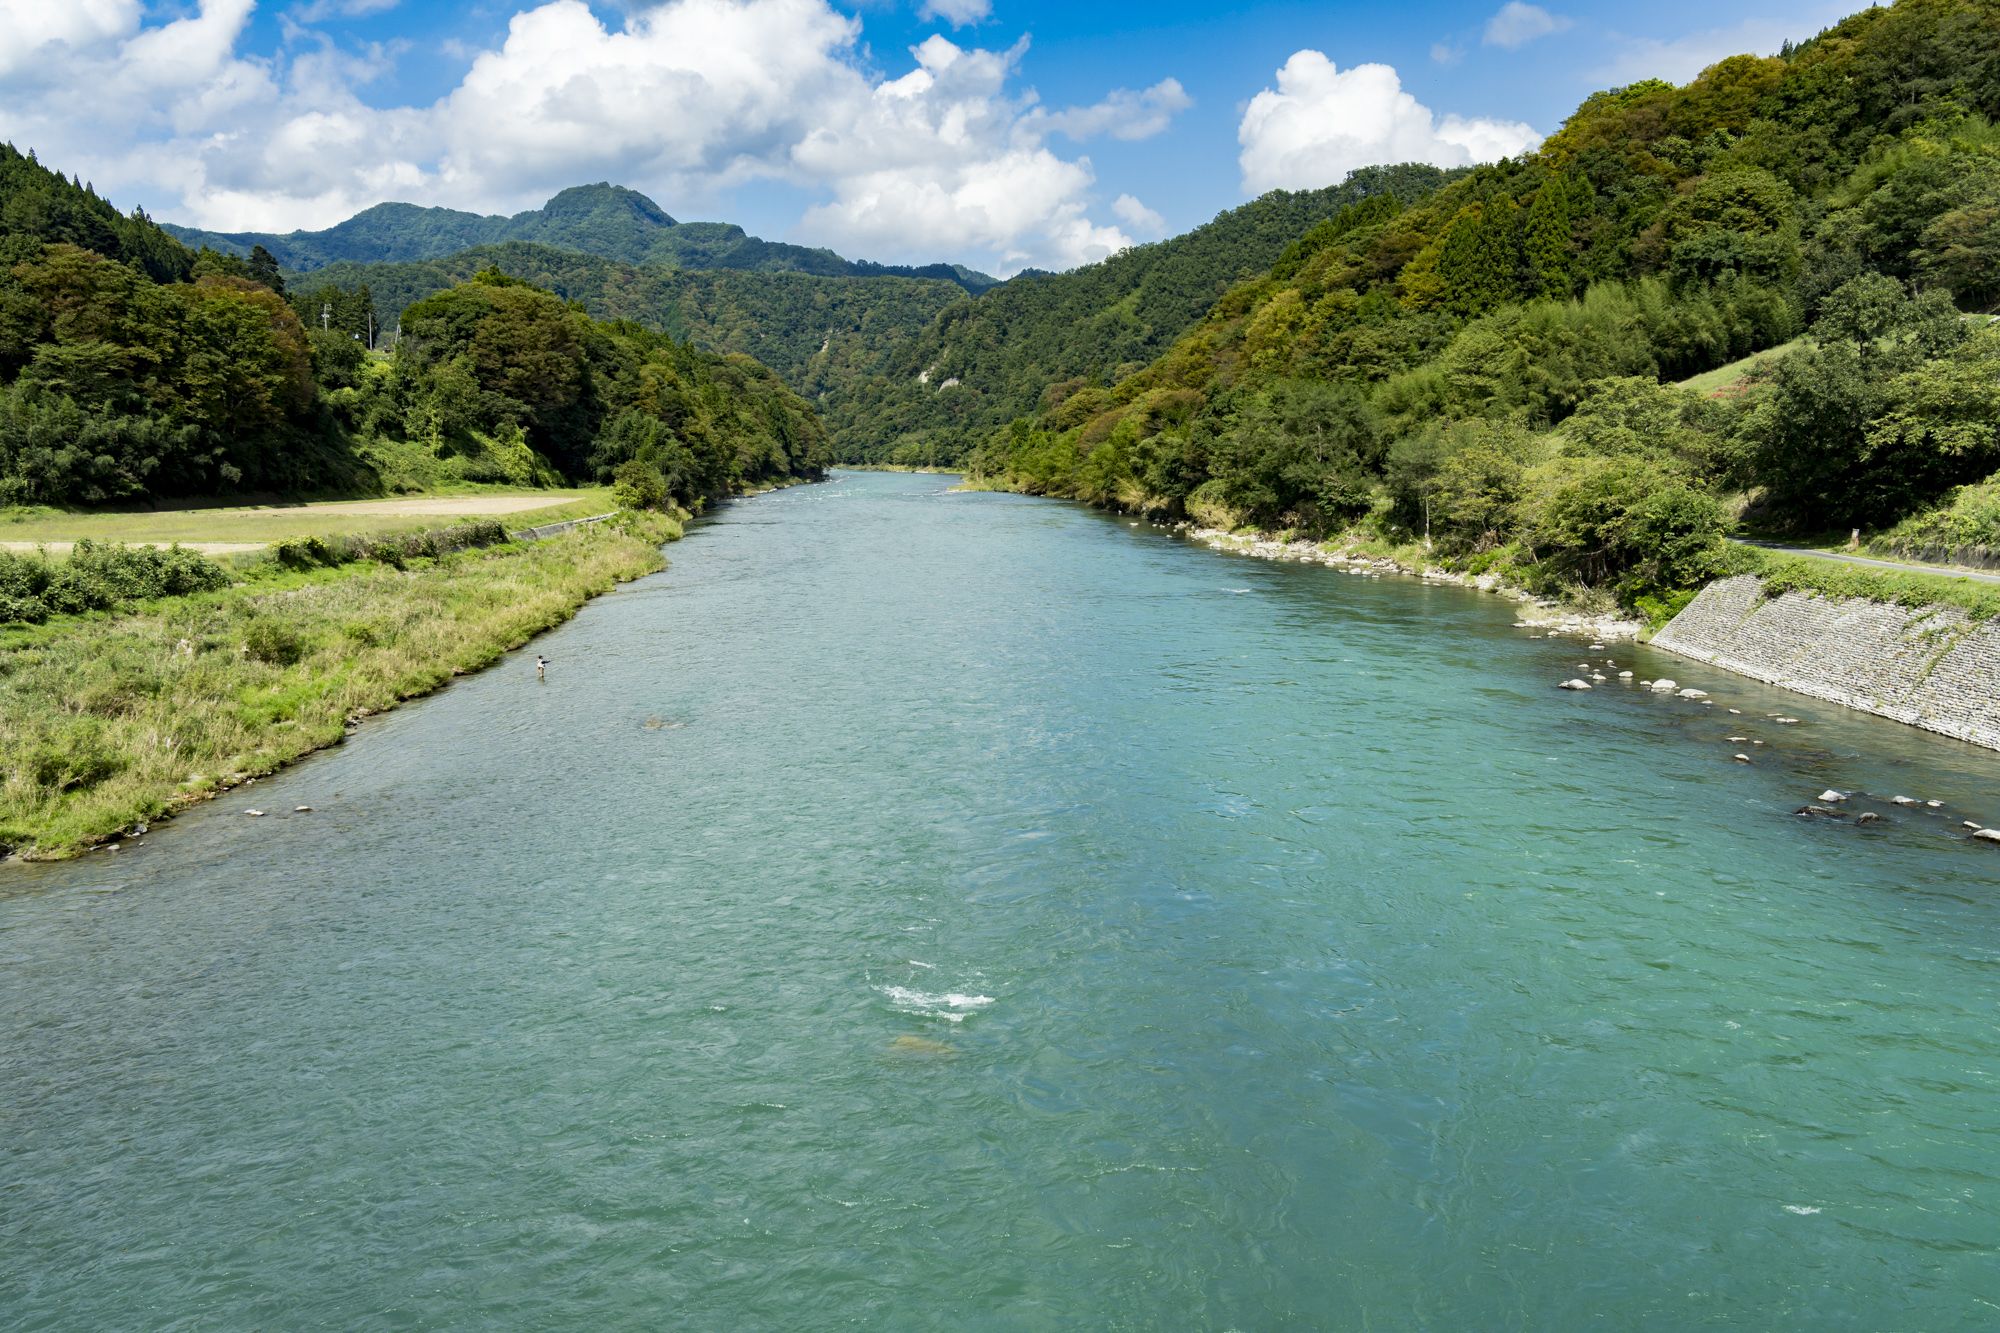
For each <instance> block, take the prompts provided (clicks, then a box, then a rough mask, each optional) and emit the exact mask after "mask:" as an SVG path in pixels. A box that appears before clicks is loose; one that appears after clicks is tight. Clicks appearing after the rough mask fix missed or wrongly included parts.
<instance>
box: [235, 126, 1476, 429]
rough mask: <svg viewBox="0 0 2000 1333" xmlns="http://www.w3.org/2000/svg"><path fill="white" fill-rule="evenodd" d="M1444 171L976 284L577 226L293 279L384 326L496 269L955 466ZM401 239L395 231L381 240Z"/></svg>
mask: <svg viewBox="0 0 2000 1333" xmlns="http://www.w3.org/2000/svg"><path fill="white" fill-rule="evenodd" d="M1447 178H1448V177H1447V174H1446V173H1444V172H1440V171H1438V170H1437V169H1436V168H1433V167H1424V166H1415V167H1395V168H1387V169H1378V170H1370V171H1366V172H1361V173H1358V174H1357V175H1356V176H1355V177H1354V178H1352V179H1351V180H1349V181H1347V182H1345V183H1344V184H1341V185H1338V186H1334V187H1332V188H1329V189H1324V190H1309V191H1299V192H1291V191H1282V190H1281V191H1274V192H1273V193H1271V194H1268V195H1265V196H1264V197H1262V198H1260V199H1257V200H1254V201H1252V202H1250V203H1248V204H1245V205H1243V206H1242V207H1240V208H1236V209H1232V210H1230V211H1228V212H1226V213H1224V214H1222V215H1221V216H1219V217H1217V218H1216V219H1215V220H1213V221H1212V222H1210V223H1208V224H1207V225H1205V226H1202V227H1198V228H1196V229H1195V230H1194V231H1192V232H1189V233H1188V234H1186V235H1184V236H1177V237H1175V238H1173V239H1172V240H1168V241H1161V242H1159V243H1157V244H1153V245H1143V246H1136V247H1134V248H1132V249H1130V250H1127V251H1124V252H1123V253H1121V254H1118V255H1114V256H1113V257H1112V258H1110V259H1107V260H1105V261H1103V262H1102V263H1098V264H1091V265H1087V266H1085V267H1083V268H1079V269H1075V270H1072V271H1070V272H1067V273H1060V274H1049V273H1026V274H1023V275H1021V276H1020V277H1017V278H1015V279H1014V280H1012V281H1011V282H1007V283H1005V284H1002V285H1001V286H998V287H994V288H993V289H992V290H990V291H984V292H981V293H980V294H978V295H967V294H966V292H965V291H964V290H962V288H963V287H964V286H965V284H964V283H963V282H961V283H959V284H958V285H956V286H954V285H952V284H951V283H948V282H943V281H934V280H924V279H921V278H916V277H899V276H880V275H881V274H886V273H888V272H889V271H888V270H875V271H874V272H875V273H876V274H877V275H876V276H863V277H857V276H822V275H817V274H815V273H811V272H803V273H801V272H790V273H787V272H741V271H728V270H721V269H709V270H703V271H695V270H693V269H688V268H681V269H674V268H670V267H667V266H665V265H662V264H660V263H656V262H648V261H646V260H645V259H644V258H643V257H641V258H640V259H638V260H632V259H630V257H629V252H625V253H624V254H623V255H622V257H621V255H613V254H610V253H608V249H609V248H608V247H603V246H599V247H598V248H596V249H594V250H591V252H590V253H584V250H586V249H590V247H591V246H592V245H594V244H596V243H595V242H591V241H588V240H587V238H583V239H579V238H577V237H576V236H574V235H572V236H571V238H570V240H569V241H566V242H562V243H561V244H558V242H557V241H556V240H554V239H551V238H550V237H549V236H548V235H547V234H543V235H541V236H540V237H539V240H540V242H541V243H538V244H534V245H530V244H526V243H524V242H519V241H515V242H510V243H507V244H501V245H481V246H478V247H476V248H474V249H471V250H468V251H465V252H462V253H458V254H453V255H449V256H447V257H444V258H441V259H433V260H427V261H422V262H410V263H400V264H386V263H372V264H360V263H335V264H330V265H328V266H326V267H324V268H322V269H319V270H317V271H315V272H312V273H310V274H305V275H294V278H293V284H292V285H293V286H294V288H295V289H297V291H298V293H299V296H298V298H297V299H298V303H299V305H300V309H301V313H302V314H303V315H304V316H305V318H306V319H307V321H308V322H311V321H312V320H314V319H316V318H318V315H319V313H320V312H321V311H322V310H326V309H329V308H331V310H332V311H333V312H334V317H335V318H336V319H341V318H345V319H346V320H347V321H348V323H347V325H346V326H347V327H348V328H349V329H350V330H351V331H354V332H365V330H366V327H367V312H368V310H370V309H372V310H373V312H374V321H375V327H378V328H380V327H393V326H394V323H395V320H396V316H397V314H398V312H400V311H401V310H402V308H403V307H404V306H405V305H407V304H409V303H411V302H413V301H415V300H418V299H420V298H421V297H423V296H424V295H427V294H429V293H430V292H432V291H436V290H438V289H440V288H442V287H444V286H448V285H450V284H451V283H453V282H459V281H463V280H464V279H465V278H466V277H468V276H470V274H472V273H473V272H476V271H478V270H480V269H483V268H487V267H494V268H497V269H499V270H501V271H502V272H505V273H508V274H510V275H512V276H515V277H521V278H526V279H528V280H530V281H532V282H535V283H537V284H539V285H542V286H546V287H549V288H551V289H552V290H554V291H556V292H559V293H561V294H562V295H563V296H565V297H567V298H569V299H571V300H575V301H579V302H582V303H583V304H584V305H585V306H586V307H587V308H588V309H589V310H590V311H591V312H592V313H593V314H596V315H598V316H600V317H607V318H623V319H631V320H634V321H636V322H639V323H642V324H645V325H647V326H648V327H651V328H655V329H660V330H664V331H666V332H670V333H672V334H674V335H675V336H677V337H685V338H689V339H692V340H693V341H694V342H695V343H696V344H697V345H698V346H701V347H705V348H711V349H714V350H718V351H725V352H741V353H746V354H748V355H751V356H754V357H756V358H757V359H758V360H760V361H763V362H764V363H765V364H767V365H769V366H771V367H772V368H773V369H774V370H776V371H777V372H778V373H779V374H780V375H781V376H783V378H784V380H785V382H786V383H787V384H788V385H790V386H791V387H792V388H793V389H794V390H795V391H797V392H799V393H801V394H804V395H806V396H807V397H808V398H810V399H811V400H812V402H813V403H814V404H815V405H816V406H817V407H818V408H819V410H820V411H821V412H822V413H823V414H824V415H825V417H826V420H827V424H828V429H829V433H830V439H831V444H832V447H833V450H834V452H835V454H836V456H837V457H839V458H841V459H842V460H844V461H848V462H876V463H897V464H904V465H938V464H954V463H957V462H960V461H962V460H963V459H964V458H965V457H966V455H967V454H968V452H969V451H970V449H971V448H972V446H973V445H974V444H975V443H976V442H977V441H978V440H979V438H980V437H981V436H982V435H983V434H984V433H985V432H986V431H987V430H990V429H991V428H993V427H995V426H998V425H1002V424H1004V423H1005V422H1007V421H1009V420H1011V419H1012V418H1014V417H1016V416H1018V415H1020V414H1021V413H1024V412H1032V411H1034V410H1036V408H1037V407H1038V406H1039V405H1040V404H1041V402H1042V395H1043V393H1044V391H1045V390H1046V389H1047V387H1048V386H1049V385H1050V384H1052V383H1056V382H1059V381H1064V380H1080V381H1086V382H1090V383H1095V384H1109V383H1111V382H1112V381H1113V380H1114V379H1115V378H1116V377H1117V376H1118V375H1119V374H1120V373H1122V372H1125V371H1129V370H1132V369H1136V368H1137V367H1139V366H1141V365H1143V364H1144V363H1145V362H1147V361H1148V360H1150V359H1151V358H1153V357H1154V356H1156V355H1158V354H1159V353H1160V352H1161V351H1163V350H1164V349H1166V348H1167V347H1169V346H1171V345H1172V343H1173V341H1174V339H1175V338H1177V337H1179V336H1180V335H1181V334H1182V333H1184V332H1186V330H1187V329H1188V328H1189V327H1191V326H1192V325H1193V324H1194V323H1195V321H1197V320H1199V319H1200V318H1201V317H1202V315H1203V314H1204V313H1205V312H1206V311H1207V310H1208V309H1209V307H1210V306H1211V305H1212V304H1213V303H1214V302H1215V300H1216V298H1218V297H1219V296H1221V295H1222V294H1223V293H1225V292H1227V291H1228V290H1229V289H1230V288H1231V287H1232V286H1233V285H1234V284H1236V283H1238V282H1240V281H1242V280H1243V279H1245V278H1248V277H1252V276H1254V275H1256V274H1258V273H1260V272H1262V271H1263V270H1264V269H1265V268H1267V267H1268V266H1269V265H1270V264H1271V262H1272V261H1273V260H1275V259H1277V258H1278V256H1279V255H1280V254H1282V253H1283V252H1284V250H1285V247H1286V246H1287V245H1289V244H1290V243H1291V242H1292V241H1293V240H1294V239H1295V238H1296V237H1297V236H1298V234H1299V233H1300V232H1302V231H1304V230H1305V229H1306V228H1308V227H1310V226H1312V225H1313V224H1314V223H1316V222H1319V221H1321V220H1323V219H1325V218H1328V217H1331V216H1332V215H1333V214H1335V213H1337V212H1338V211H1339V210H1340V209H1341V208H1342V207H1343V206H1345V205H1347V204H1349V203H1351V202H1353V201H1355V200H1357V199H1361V198H1366V197H1373V196H1374V195H1377V194H1389V195H1393V196H1395V197H1398V198H1405V199H1410V198H1416V197H1418V196H1420V195H1422V194H1424V193H1425V192H1426V191H1429V190H1431V189H1434V188H1435V187H1436V186H1437V185H1438V184H1439V183H1441V182H1442V181H1444V180H1446V179H1447ZM419 211H421V210H419ZM363 216H364V217H367V216H368V215H363ZM686 225H687V224H682V226H683V228H685V226H686ZM267 239H269V238H267ZM562 245H570V246H572V247H573V248H568V249H564V248H562ZM406 248H407V246H406V245H405V243H404V242H402V241H400V240H396V241H386V242H385V243H384V246H383V252H384V253H399V252H401V251H402V250H403V249H406ZM364 293H365V294H366V301H365V302H364V301H363V294H364ZM343 311H346V312H347V313H346V314H344V315H343V314H342V312H343Z"/></svg>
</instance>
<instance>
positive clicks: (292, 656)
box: [0, 515, 679, 857]
mask: <svg viewBox="0 0 2000 1333" xmlns="http://www.w3.org/2000/svg"><path fill="white" fill-rule="evenodd" d="M678 535H679V525H678V524H676V523H674V522H673V520H671V519H667V518H664V517H661V516H658V515H645V516H641V515H630V516H626V517H624V518H621V519H620V520H618V521H617V522H614V523H607V524H602V525H598V526H595V527H591V528H586V529H583V530H581V531H579V532H575V533H570V534H567V535H565V536H562V537H559V538H556V539H554V540H551V541H545V542H534V543H523V544H509V545H506V546H498V547H491V548H487V549H483V550H477V551H465V552H460V553H458V554H456V555H450V556H446V557H443V558H441V559H438V560H436V561H418V562H414V563H412V565H411V567H410V570H409V572H407V573H406V572H399V571H397V570H395V569H391V568H388V567H385V566H382V565H377V564H373V563H362V564H357V565H350V566H345V567H343V568H340V569H334V570H314V571H311V572H306V573H284V572H280V571H278V570H277V569H276V567H275V565H274V564H272V563H271V562H268V561H265V562H260V564H259V565H258V566H257V577H255V578H253V579H252V580H251V581H250V582H247V583H242V584H238V585H236V586H234V587H231V588H227V589H224V590H222V591H219V592H213V593H200V594H196V595H193V596H189V597H178V598H167V599H162V600H159V601H156V602H151V603H145V604H141V605H139V606H137V607H135V608H133V609H132V610H130V611H129V612H126V613H124V614H119V615H108V614H96V615H87V616H74V617H62V618H58V619H55V620H51V621H49V622H48V623H46V624H42V625H34V626H21V627H16V628H11V629H8V630H5V631H0V848H13V849H15V850H17V851H19V852H21V853H22V854H24V855H28V856H34V857H56V856H64V855H69V854H72V853H74V852H76V851H79V850H81V849H83V848H85V847H87V846H89V845H90V844H92V843H94V842H97V841H100V840H103V839H105V838H107V837H112V836H116V835H117V834H118V832H119V831H120V830H122V829H126V828H128V827H130V826H131V825H133V824H135V823H138V822H141V821H150V820H154V819H158V818H160V817H161V816H163V815H166V814H170V813H172V812H173V811H174V810H176V809H178V808H180V807H182V806H185V805H187V804H189V803H190V802H193V801H198V800H201V799H203V798H204V797H206V796H209V795H212V794H214V793H215V792H217V791H219V790H222V789H225V788H227V787H230V786H233V785H235V784H236V783H238V782H241V781H242V780H243V779H245V778H247V777H254V776H256V775H258V774H262V773H268V772H270V771H272V770H274V769H276V768H278V767H279V766H280V765H283V764H285V763H288V762H290V761H291V760H294V759H297V758H298V757H300V756H301V755H304V754H307V753H310V752H311V751H313V750H316V749H320V748H322V747H324V746H327V745H331V744H334V743H337V742H338V741H339V740H340V739H341V736H342V734H343V732H344V730H345V728H346V725H347V721H348V719H349V718H350V717H352V716H354V715H356V714H357V713H361V712H379V711H381V710H383V709H386V708H392V707H394V706H395V705H396V703H397V702H398V701H400V700H403V699H409V698H413V697H415V696H417V695H421V694H425V693H427V692H429V691H431V690H434V689H436V688H437V687H438V686H439V685H441V684H443V683H444V682H445V681H447V680H449V679H450V678H451V677H452V676H453V675H454V674H457V673H459V672H462V671H471V670H476V669H477V668H479V667H482V666H485V665H487V664H489V663H491V662H492V661H493V660H494V659H495V658H497V657H498V656H499V655H500V654H501V653H503V652H505V651H507V650H508V649H511V648H515V647H518V646H520V645H521V644H523V643H526V642H527V641H528V640H529V639H530V638H532V637H533V636H534V635H536V634H538V633H540V632H542V631H543V630H546V629H549V628H551V627H552V626H554V625H557V624H560V623H562V622H563V621H564V620H567V619H568V618H569V617H570V616H571V615H573V614H574V613H575V612H576V609H577V608H578V607H579V606H581V605H582V604H583V603H584V602H586V601H587V600H589V599H590V598H591V597H593V596H596V595H597V594H599V593H602V592H606V591H609V590H610V589H611V588H612V587H613V586H615V585H616V584H618V583H620V582H623V581H625V580H628V579H634V578H637V577H639V576H640V575H642V574H646V573H650V572H652V571H653V570H656V569H659V568H660V567H661V565H662V563H663V562H662V560H661V557H660V553H659V546H660V543H661V542H662V541H663V540H668V539H670V538H672V537H674V536H678Z"/></svg>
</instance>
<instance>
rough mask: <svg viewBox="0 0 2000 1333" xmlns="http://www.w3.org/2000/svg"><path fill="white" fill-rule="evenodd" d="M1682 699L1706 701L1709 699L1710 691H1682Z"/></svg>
mask: <svg viewBox="0 0 2000 1333" xmlns="http://www.w3.org/2000/svg"><path fill="white" fill-rule="evenodd" d="M1680 697H1681V698H1683V699H1706V698H1707V697H1708V691H1707V690H1682V691H1681V692H1680Z"/></svg>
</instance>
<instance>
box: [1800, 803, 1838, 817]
mask: <svg viewBox="0 0 2000 1333" xmlns="http://www.w3.org/2000/svg"><path fill="white" fill-rule="evenodd" d="M1792 813H1793V814H1795V815H1798V816H1799V817H1800V818H1802V819H1845V818H1847V816H1845V815H1843V814H1841V813H1840V811H1838V810H1836V809H1834V808H1833V807H1832V806H1830V805H1802V806H1800V807H1799V808H1798V809H1796V810H1794V811H1792Z"/></svg>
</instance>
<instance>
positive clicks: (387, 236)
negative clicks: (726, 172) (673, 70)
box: [167, 184, 996, 292]
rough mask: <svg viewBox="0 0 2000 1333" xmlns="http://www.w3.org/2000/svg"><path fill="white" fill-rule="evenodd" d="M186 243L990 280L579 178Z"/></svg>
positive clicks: (189, 235)
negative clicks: (481, 199) (854, 251)
mask: <svg viewBox="0 0 2000 1333" xmlns="http://www.w3.org/2000/svg"><path fill="white" fill-rule="evenodd" d="M167 230H168V231H170V232H172V233H173V234H174V235H175V236H177V237H179V238H180V239H181V240H183V241H185V242H186V243H187V244H188V245H191V246H204V245H205V246H208V247H210V248H211V249H214V250H217V251H219V252H221V253H224V254H233V255H240V256H247V255H248V254H249V253H250V252H251V250H252V249H253V248H254V247H256V246H259V245H261V246H263V247H264V248H265V249H266V250H267V251H269V252H270V253H271V254H272V255H273V256H275V257H276V258H277V260H278V262H279V264H281V265H283V266H284V267H285V268H286V269H288V270H290V271H292V272H294V273H307V272H311V271H312V270H314V269H319V268H324V267H326V266H327V265H329V264H337V263H342V262H347V263H375V262H405V261H410V260H422V259H442V258H445V257H446V256H448V255H454V254H457V253H458V252H460V251H462V250H468V249H471V248H473V247H474V246H484V245H500V244H504V243H506V242H509V241H525V242H528V243H530V244H535V245H545V246H553V247H555V248H557V249H563V250H575V251H578V252H580V253H582V254H586V255H595V256H597V257H599V258H602V259H613V260H617V261H619V262H621V263H626V264H644V265H654V266H659V267H663V268H676V269H723V270H728V271H732V272H757V273H810V274H813V275H816V276H819V277H853V278H879V277H901V278H929V279H935V280H937V281H940V282H949V283H953V284H955V285H957V286H959V287H962V288H964V289H965V290H966V291H969V292H979V291H984V290H985V289H986V288H988V287H991V286H992V285H993V284H994V282H995V281H996V280H995V279H993V278H991V277H988V276H987V275H986V274H984V273H979V272H977V271H975V270H973V269H969V268H965V267H963V266H961V265H957V264H930V265H927V266H924V267H922V268H907V267H899V266H894V265H886V264H871V263H866V262H856V261H853V260H847V259H843V258H841V257H840V256H839V255H837V254H835V253H834V252H833V251H831V250H822V249H809V248H807V247H805V246H802V245H786V244H784V243H782V242H777V241H765V240H760V239H758V238H757V237H755V236H751V235H748V234H747V233H745V232H744V230H743V229H742V228H741V227H738V226H735V225H733V224H730V223H723V222H677V221H675V220H674V219H673V218H672V217H669V216H668V215H667V213H666V211H665V210H664V209H662V208H661V207H660V206H659V205H658V204H656V203H654V202H653V201H652V200H651V199H648V198H647V197H646V196H645V195H643V194H640V193H639V192H638V191H636V190H627V189H624V188H622V187H619V186H616V185H606V184H598V185H579V186H574V187H572V188H570V189H567V190H564V191H563V192H562V193H561V194H558V195H557V196H556V197H555V198H553V199H551V200H549V202H548V203H546V204H544V205H543V206H542V207H540V208H537V209H530V210H528V211H527V212H525V213H516V214H515V215H514V216H512V217H482V216H480V215H479V214H477V213H461V212H458V211H456V210H454V209H449V208H420V207H418V206H417V205H415V204H377V205H376V206H375V207H373V208H371V209H368V210H366V211H365V212H362V213H357V214H356V215H355V216H353V217H351V218H349V219H348V220H347V221H345V222H342V223H339V224H338V225H336V226H333V227H329V228H327V229H326V230H325V231H295V232H290V233H288V234H286V235H283V236H279V235H274V234H270V233H265V232H227V233H224V232H207V231H198V230H195V229H194V228H191V227H175V226H169V227H168V228H167Z"/></svg>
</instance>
